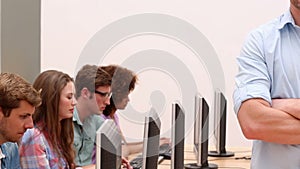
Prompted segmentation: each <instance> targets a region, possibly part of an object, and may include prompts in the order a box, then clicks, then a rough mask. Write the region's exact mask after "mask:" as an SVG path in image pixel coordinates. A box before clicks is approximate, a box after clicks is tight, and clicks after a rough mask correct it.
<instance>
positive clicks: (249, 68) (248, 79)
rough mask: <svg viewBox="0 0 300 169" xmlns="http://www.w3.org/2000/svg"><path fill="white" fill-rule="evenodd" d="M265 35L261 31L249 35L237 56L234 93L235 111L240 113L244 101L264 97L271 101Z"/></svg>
mask: <svg viewBox="0 0 300 169" xmlns="http://www.w3.org/2000/svg"><path fill="white" fill-rule="evenodd" d="M263 45H264V44H263V37H262V34H261V33H260V32H259V31H255V32H254V31H253V32H251V33H250V34H249V35H248V38H247V39H246V42H245V44H244V46H243V48H242V51H241V54H240V55H239V56H238V58H237V63H238V67H239V72H238V74H237V76H236V78H235V83H236V84H235V90H234V93H233V101H234V111H235V113H238V111H239V109H240V106H241V104H242V102H243V101H245V100H248V99H251V98H262V99H264V100H266V101H268V102H269V103H270V102H271V97H270V88H271V79H270V75H269V73H268V68H267V64H266V59H265V56H264V51H263Z"/></svg>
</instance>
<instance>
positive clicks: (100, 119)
mask: <svg viewBox="0 0 300 169" xmlns="http://www.w3.org/2000/svg"><path fill="white" fill-rule="evenodd" d="M93 121H94V123H95V124H96V128H99V127H100V126H101V125H102V124H103V122H104V119H103V117H101V115H97V114H94V115H93Z"/></svg>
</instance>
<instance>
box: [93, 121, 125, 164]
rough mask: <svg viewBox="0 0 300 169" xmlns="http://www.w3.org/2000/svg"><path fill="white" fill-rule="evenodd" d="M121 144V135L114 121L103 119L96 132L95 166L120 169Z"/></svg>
mask: <svg viewBox="0 0 300 169" xmlns="http://www.w3.org/2000/svg"><path fill="white" fill-rule="evenodd" d="M121 146H122V144H121V135H120V132H119V130H118V128H117V126H116V124H115V122H114V121H113V120H111V119H108V120H105V121H104V123H103V124H102V125H101V127H100V128H99V129H98V131H97V133H96V168H97V169H102V168H112V169H120V168H121V164H122V157H121V156H122V147H121Z"/></svg>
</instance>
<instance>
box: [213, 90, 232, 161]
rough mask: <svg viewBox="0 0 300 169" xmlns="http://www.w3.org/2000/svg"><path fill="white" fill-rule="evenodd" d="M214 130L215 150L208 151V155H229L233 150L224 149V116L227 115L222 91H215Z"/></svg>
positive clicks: (225, 101)
mask: <svg viewBox="0 0 300 169" xmlns="http://www.w3.org/2000/svg"><path fill="white" fill-rule="evenodd" d="M214 100H215V103H214V105H215V109H214V110H215V116H214V120H215V121H214V123H215V130H214V136H215V138H216V151H209V152H208V155H209V156H212V157H231V156H234V153H233V152H229V151H226V148H225V145H226V116H227V100H226V98H225V96H224V95H223V93H222V92H220V91H216V92H215V99H214Z"/></svg>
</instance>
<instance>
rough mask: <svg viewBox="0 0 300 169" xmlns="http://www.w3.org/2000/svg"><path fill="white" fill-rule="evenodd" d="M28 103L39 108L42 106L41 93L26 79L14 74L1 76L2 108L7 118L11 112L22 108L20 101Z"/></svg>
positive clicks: (0, 99)
mask: <svg viewBox="0 0 300 169" xmlns="http://www.w3.org/2000/svg"><path fill="white" fill-rule="evenodd" d="M22 100H24V101H26V102H28V103H29V104H30V105H32V106H34V107H37V106H39V105H40V104H41V97H40V93H39V92H38V91H36V90H35V89H34V88H33V87H32V85H31V84H30V83H29V82H27V81H26V80H25V79H24V78H22V77H21V76H19V75H17V74H13V73H1V74H0V107H1V108H2V112H3V114H4V116H5V117H9V116H10V113H11V110H12V109H15V108H18V107H19V106H20V101H22Z"/></svg>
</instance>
